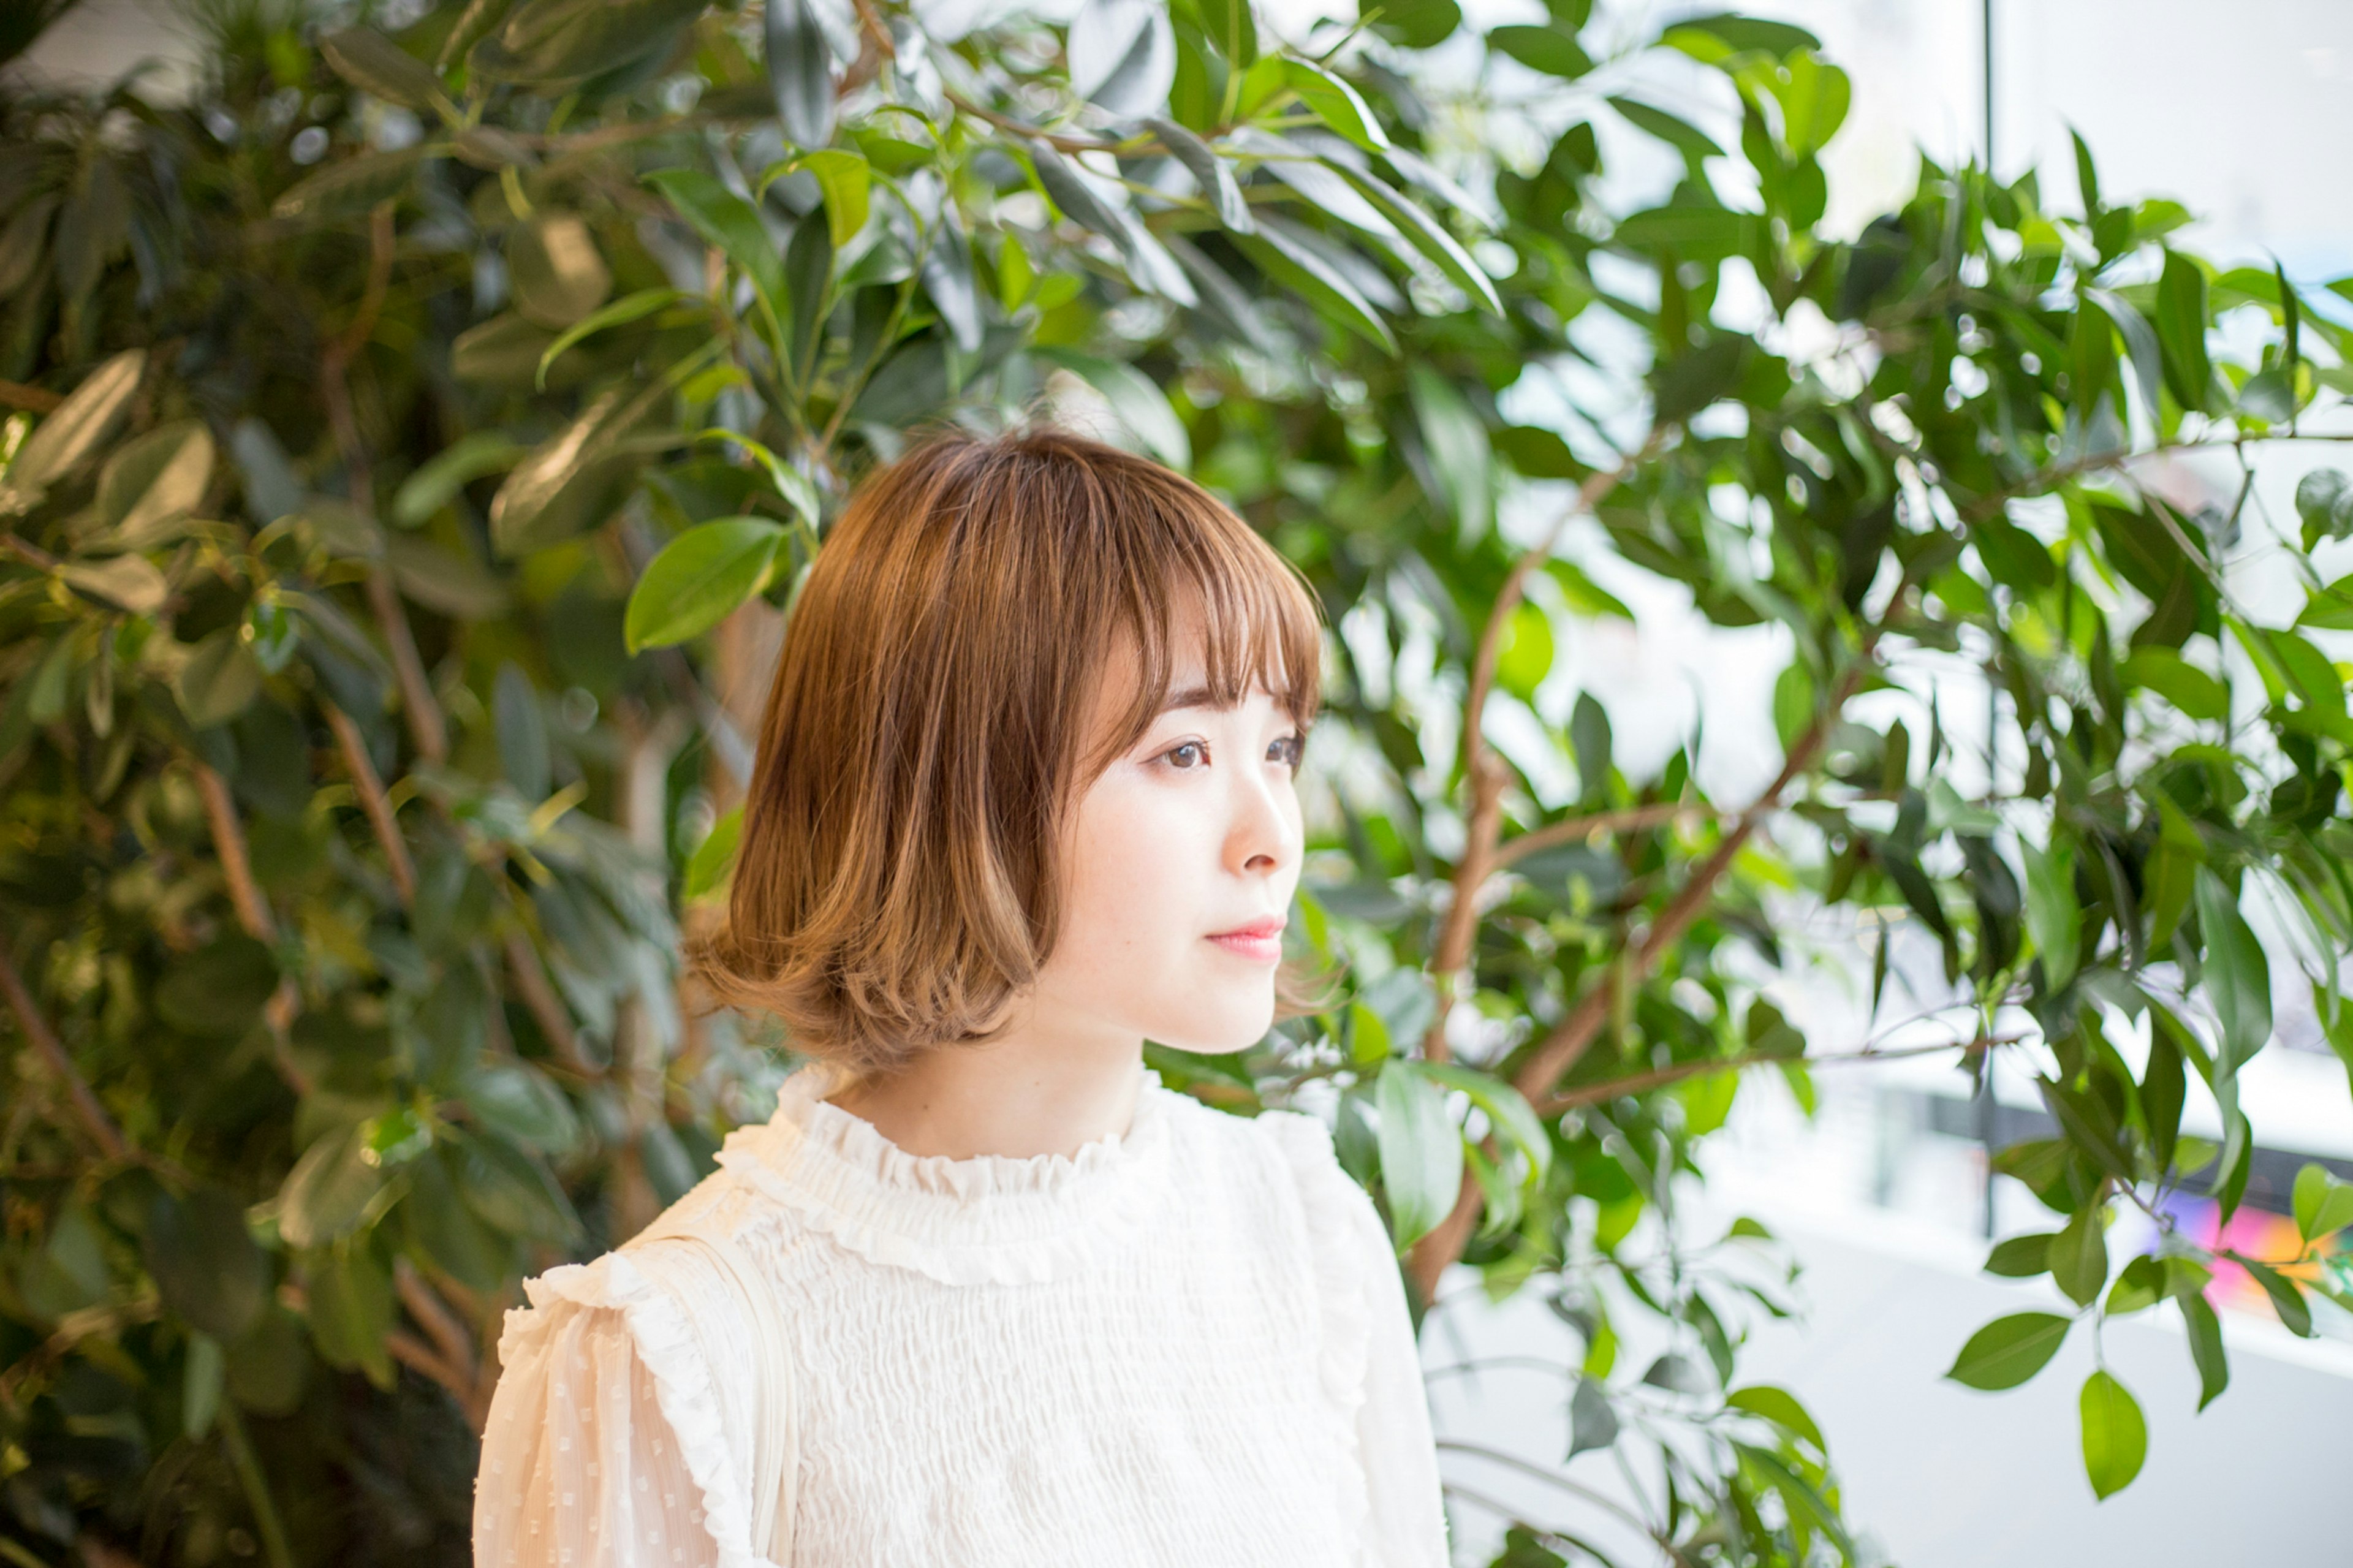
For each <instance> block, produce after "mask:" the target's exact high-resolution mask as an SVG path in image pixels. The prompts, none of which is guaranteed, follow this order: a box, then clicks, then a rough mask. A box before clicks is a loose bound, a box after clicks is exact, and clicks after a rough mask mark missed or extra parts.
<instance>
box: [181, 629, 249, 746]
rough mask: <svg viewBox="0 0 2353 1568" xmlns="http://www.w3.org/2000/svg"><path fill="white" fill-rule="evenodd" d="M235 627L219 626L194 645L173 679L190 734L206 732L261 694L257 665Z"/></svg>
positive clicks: (246, 706) (228, 719) (228, 718)
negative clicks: (189, 655)
mask: <svg viewBox="0 0 2353 1568" xmlns="http://www.w3.org/2000/svg"><path fill="white" fill-rule="evenodd" d="M239 630H240V628H238V627H237V626H223V627H222V628H221V629H220V630H219V631H216V632H215V633H213V634H212V635H211V636H210V637H206V638H205V640H204V641H202V642H200V643H198V644H197V645H196V651H195V654H194V655H193V656H192V657H191V658H189V659H188V662H187V663H185V664H184V665H182V666H181V667H180V671H179V674H178V675H176V676H174V678H173V694H174V696H176V697H177V698H178V699H179V700H180V711H181V712H182V713H183V714H185V715H186V717H187V721H188V728H190V729H191V730H209V729H211V728H212V727H213V726H214V725H216V724H226V723H227V722H228V721H230V720H231V719H234V718H236V717H237V715H238V714H240V713H242V712H244V711H245V710H247V709H248V708H249V707H251V706H252V704H253V700H254V699H255V698H256V697H258V696H259V695H260V694H261V664H260V661H259V660H258V659H256V658H254V657H253V649H252V648H250V647H248V646H247V645H246V644H245V642H244V640H243V639H242V637H240V635H239Z"/></svg>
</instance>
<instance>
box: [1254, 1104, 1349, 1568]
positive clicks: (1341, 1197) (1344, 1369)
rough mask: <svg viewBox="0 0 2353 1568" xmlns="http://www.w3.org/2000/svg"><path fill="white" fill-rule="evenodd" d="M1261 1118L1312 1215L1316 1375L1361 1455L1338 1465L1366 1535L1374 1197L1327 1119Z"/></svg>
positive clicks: (1345, 1503)
mask: <svg viewBox="0 0 2353 1568" xmlns="http://www.w3.org/2000/svg"><path fill="white" fill-rule="evenodd" d="M1257 1121H1258V1125H1259V1126H1260V1127H1261V1128H1263V1129H1265V1130H1266V1131H1267V1132H1268V1133H1270V1134H1271V1136H1272V1138H1273V1140H1274V1143H1275V1146H1276V1147H1277V1148H1278V1149H1280V1150H1281V1151H1282V1154H1283V1158H1284V1159H1285V1161H1286V1162H1287V1163H1289V1165H1290V1167H1291V1171H1292V1174H1293V1177H1294V1178H1295V1179H1296V1181H1297V1183H1298V1187H1299V1202H1300V1206H1301V1208H1302V1209H1303V1212H1304V1214H1305V1216H1306V1221H1307V1252H1308V1257H1309V1258H1310V1260H1311V1263H1312V1267H1313V1270H1314V1280H1315V1295H1316V1300H1317V1302H1318V1304H1319V1306H1320V1307H1321V1310H1322V1320H1323V1335H1322V1340H1321V1342H1320V1343H1319V1344H1318V1346H1317V1348H1316V1357H1315V1370H1316V1376H1317V1380H1318V1382H1319V1383H1320V1384H1321V1385H1322V1387H1323V1390H1324V1400H1325V1403H1326V1404H1327V1405H1329V1406H1330V1408H1331V1410H1332V1413H1333V1415H1334V1417H1335V1421H1336V1422H1337V1424H1338V1426H1339V1428H1340V1430H1341V1431H1342V1432H1343V1433H1344V1434H1345V1442H1346V1443H1347V1446H1348V1451H1349V1453H1350V1454H1351V1455H1352V1456H1354V1457H1355V1462H1352V1463H1350V1464H1346V1465H1344V1466H1342V1467H1340V1468H1341V1473H1342V1479H1341V1482H1340V1489H1341V1495H1340V1508H1341V1517H1342V1518H1343V1519H1345V1520H1349V1521H1353V1522H1354V1525H1355V1528H1356V1532H1357V1534H1358V1535H1359V1536H1361V1535H1362V1534H1363V1532H1364V1531H1366V1529H1367V1528H1369V1525H1370V1522H1371V1519H1372V1500H1371V1498H1370V1497H1369V1496H1368V1495H1367V1493H1366V1488H1365V1468H1364V1465H1363V1463H1362V1456H1361V1454H1360V1453H1359V1451H1358V1448H1359V1442H1360V1439H1359V1436H1358V1427H1357V1417H1358V1416H1359V1415H1361V1414H1362V1413H1363V1411H1364V1407H1365V1398H1366V1388H1365V1378H1366V1367H1367V1365H1368V1364H1369V1363H1370V1359H1371V1348H1372V1334H1373V1320H1372V1313H1371V1311H1370V1310H1369V1309H1368V1307H1367V1304H1366V1303H1367V1300H1368V1298H1369V1295H1370V1286H1371V1284H1372V1281H1371V1279H1369V1278H1368V1277H1367V1275H1366V1272H1365V1271H1366V1268H1367V1266H1368V1264H1369V1262H1370V1259H1368V1258H1367V1257H1366V1253H1365V1250H1364V1248H1363V1247H1361V1246H1360V1245H1359V1239H1360V1237H1362V1236H1363V1235H1364V1229H1363V1226H1364V1216H1363V1214H1362V1213H1361V1212H1360V1211H1361V1210H1362V1208H1363V1207H1364V1206H1366V1205H1369V1203H1370V1201H1371V1200H1370V1199H1368V1198H1367V1197H1366V1195H1365V1193H1364V1190H1363V1189H1362V1188H1360V1187H1358V1186H1357V1185H1356V1183H1355V1182H1354V1181H1353V1180H1351V1179H1350V1177H1349V1175H1348V1173H1347V1172H1345V1171H1344V1170H1342V1169H1341V1168H1340V1162H1339V1158H1338V1156H1337V1155H1335V1153H1334V1152H1333V1149H1332V1134H1331V1131H1330V1130H1329V1129H1328V1128H1326V1127H1325V1126H1324V1123H1323V1122H1322V1121H1318V1120H1316V1119H1315V1118H1314V1117H1313V1116H1310V1115H1307V1114H1305V1113H1304V1112H1302V1111H1295V1110H1268V1111H1261V1113H1260V1114H1259V1116H1258V1118H1257ZM1376 1224H1377V1219H1376Z"/></svg>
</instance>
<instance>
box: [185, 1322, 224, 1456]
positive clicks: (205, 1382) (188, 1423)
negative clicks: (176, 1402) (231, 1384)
mask: <svg viewBox="0 0 2353 1568" xmlns="http://www.w3.org/2000/svg"><path fill="white" fill-rule="evenodd" d="M227 1374H228V1358H227V1357H226V1356H225V1355H223V1354H222V1353H221V1344H220V1342H219V1341H218V1340H216V1339H215V1338H213V1337H212V1336H211V1335H210V1334H207V1333H204V1332H201V1331H199V1332H196V1333H192V1334H190V1335H189V1336H188V1361H187V1367H186V1370H185V1373H183V1374H182V1377H181V1381H180V1430H181V1432H182V1433H183V1434H185V1436H188V1437H189V1438H191V1439H194V1440H198V1441H201V1440H202V1439H203V1437H204V1436H205V1434H206V1433H207V1432H210V1431H211V1430H212V1429H213V1422H214V1421H215V1420H216V1418H218V1416H219V1415H220V1402H221V1392H222V1390H223V1388H224V1387H225V1386H226V1385H227V1381H228V1375H227Z"/></svg>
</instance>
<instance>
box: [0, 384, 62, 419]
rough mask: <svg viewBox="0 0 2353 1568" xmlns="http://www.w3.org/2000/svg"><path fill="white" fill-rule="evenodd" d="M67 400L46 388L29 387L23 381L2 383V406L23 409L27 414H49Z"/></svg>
mask: <svg viewBox="0 0 2353 1568" xmlns="http://www.w3.org/2000/svg"><path fill="white" fill-rule="evenodd" d="M64 401H65V398H64V397H63V396H62V395H59V394H58V393H54V392H51V391H49V390H48V389H47V388H46V387H39V386H27V385H26V384H24V383H23V382H21V381H0V406H5V407H9V408H21V409H23V410H24V411H25V412H26V413H27V414H47V412H49V410H51V409H53V408H55V407H56V406H57V405H58V404H60V403H63V402H64Z"/></svg>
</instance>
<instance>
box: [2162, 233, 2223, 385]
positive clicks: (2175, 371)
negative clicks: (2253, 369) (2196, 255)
mask: <svg viewBox="0 0 2353 1568" xmlns="http://www.w3.org/2000/svg"><path fill="white" fill-rule="evenodd" d="M2206 317H2207V305H2206V272H2205V269H2204V268H2201V267H2200V266H2199V265H2198V263H2196V262H2195V261H2192V260H2191V259H2189V258H2188V257H2186V256H2184V255H2182V254H2181V253H2180V252H2179V251H2175V250H2168V251H2167V252H2166V253H2165V271H2164V273H2163V275H2162V276H2161V277H2159V278H2158V285H2157V341H2158V348H2159V349H2160V350H2161V351H2162V353H2163V355H2164V365H2165V384H2166V385H2167V386H2168V387H2170V388H2171V389H2172V391H2173V396H2174V401H2176V402H2178V403H2179V404H2180V405H2181V406H2182V407H2184V408H2188V409H2193V410H2198V411H2201V412H2202V411H2203V410H2204V409H2205V407H2206V398H2207V394H2208V390H2209V388H2210V387H2211V385H2212V384H2213V380H2214V366H2213V362H2212V361H2211V359H2209V358H2208V357H2207V353H2206Z"/></svg>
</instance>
